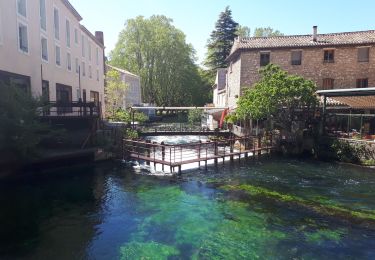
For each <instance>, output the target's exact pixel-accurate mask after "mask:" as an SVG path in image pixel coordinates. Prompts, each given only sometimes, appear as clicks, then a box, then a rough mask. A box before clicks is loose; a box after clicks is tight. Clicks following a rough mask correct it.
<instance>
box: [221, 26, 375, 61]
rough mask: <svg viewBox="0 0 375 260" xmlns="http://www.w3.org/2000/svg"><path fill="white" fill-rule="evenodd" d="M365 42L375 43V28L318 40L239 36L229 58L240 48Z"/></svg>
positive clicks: (359, 43)
mask: <svg viewBox="0 0 375 260" xmlns="http://www.w3.org/2000/svg"><path fill="white" fill-rule="evenodd" d="M365 44H375V30H370V31H358V32H343V33H328V34H318V35H317V41H313V36H312V35H311V34H309V35H290V36H274V37H250V38H243V39H238V38H237V39H236V40H235V41H234V44H233V46H232V49H231V52H230V54H229V57H228V59H229V58H230V57H231V56H232V54H234V53H235V52H237V51H238V50H256V49H275V48H302V47H330V46H342V45H365Z"/></svg>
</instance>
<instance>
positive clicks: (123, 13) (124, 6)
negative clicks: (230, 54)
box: [70, 0, 375, 64]
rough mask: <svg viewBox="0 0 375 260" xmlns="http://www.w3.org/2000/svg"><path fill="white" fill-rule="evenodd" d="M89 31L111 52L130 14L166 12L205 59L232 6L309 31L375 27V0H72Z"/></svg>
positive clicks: (241, 15)
mask: <svg viewBox="0 0 375 260" xmlns="http://www.w3.org/2000/svg"><path fill="white" fill-rule="evenodd" d="M70 2H71V3H72V5H73V6H74V7H75V8H76V9H77V11H78V12H79V13H80V14H81V16H82V17H83V21H82V24H84V25H85V26H86V27H87V28H88V29H89V30H90V31H92V32H94V31H95V30H101V31H103V32H104V37H105V45H106V47H107V49H106V53H107V54H108V53H109V51H111V50H112V49H113V48H114V46H115V44H116V42H117V38H118V34H119V32H120V31H121V30H122V29H123V28H124V22H125V21H126V20H127V19H130V18H134V17H136V16H138V15H143V16H145V17H149V16H151V15H153V14H163V15H165V16H167V17H169V18H172V19H173V21H174V23H173V24H174V25H175V26H176V27H177V28H178V29H180V30H182V31H183V32H184V33H185V34H186V39H187V42H188V43H191V44H192V45H193V46H194V48H195V50H196V52H197V57H198V60H197V63H198V64H200V63H201V62H202V61H203V59H204V56H205V53H206V43H207V39H208V38H209V36H210V33H211V31H212V30H213V29H214V26H215V22H216V20H217V19H218V16H219V13H220V12H221V11H223V10H224V9H225V7H226V6H227V5H229V6H230V8H231V10H232V17H233V19H234V20H235V21H236V22H238V23H239V24H241V25H246V26H248V27H250V28H251V30H252V32H253V30H254V28H255V27H267V26H271V27H272V28H275V29H278V30H280V31H281V32H282V33H284V34H310V33H311V31H312V26H313V25H317V26H318V32H319V33H329V32H346V31H358V30H372V29H375V1H373V0H325V1H323V0H310V1H304V0H267V1H264V0H263V1H261V0H232V1H229V0H180V1H178V0H158V1H156V0H136V1H134V0H105V1H102V0H101V1H98V0H96V1H93V0H70Z"/></svg>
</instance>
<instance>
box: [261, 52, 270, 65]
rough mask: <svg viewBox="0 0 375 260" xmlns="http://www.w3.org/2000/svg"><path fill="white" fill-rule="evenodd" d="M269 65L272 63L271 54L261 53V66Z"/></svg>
mask: <svg viewBox="0 0 375 260" xmlns="http://www.w3.org/2000/svg"><path fill="white" fill-rule="evenodd" d="M269 63H270V53H269V52H261V53H260V66H266V65H267V64H269Z"/></svg>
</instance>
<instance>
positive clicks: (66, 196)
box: [0, 158, 375, 259]
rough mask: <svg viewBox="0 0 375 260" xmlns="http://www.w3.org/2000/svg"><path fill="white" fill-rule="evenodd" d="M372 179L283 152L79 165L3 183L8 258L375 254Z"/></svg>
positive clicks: (1, 237)
mask: <svg viewBox="0 0 375 260" xmlns="http://www.w3.org/2000/svg"><path fill="white" fill-rule="evenodd" d="M374 184H375V172H374V171H373V170H366V169H363V168H357V167H351V166H347V165H338V164H330V163H321V162H315V161H300V160H286V159H277V158H273V159H271V158H265V159H262V160H261V161H252V160H251V159H249V160H247V161H246V162H244V161H242V162H240V163H239V162H235V163H233V164H229V163H228V164H225V166H222V165H219V167H218V168H215V167H210V168H209V169H208V171H204V170H199V169H196V170H190V171H187V172H184V173H183V175H182V176H181V177H161V176H149V175H148V174H147V172H141V173H136V172H135V171H134V170H133V169H132V168H131V167H129V166H126V165H124V164H121V163H106V164H100V165H96V166H87V167H71V168H66V169H62V170H59V171H53V172H48V173H43V174H40V175H38V176H36V177H33V178H28V179H25V180H24V181H21V182H17V183H1V184H0V205H1V211H0V258H1V259H2V258H5V259H258V258H259V259H291V258H295V259H375V228H374V222H375V220H374V219H372V217H374V216H375V211H374V210H375V189H374ZM331 211H332V212H333V213H334V214H331V213H332V212H331ZM374 218H375V217H374Z"/></svg>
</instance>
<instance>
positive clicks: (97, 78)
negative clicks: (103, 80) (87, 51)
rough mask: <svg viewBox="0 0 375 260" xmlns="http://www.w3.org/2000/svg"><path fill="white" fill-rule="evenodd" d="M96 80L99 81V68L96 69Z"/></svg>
mask: <svg viewBox="0 0 375 260" xmlns="http://www.w3.org/2000/svg"><path fill="white" fill-rule="evenodd" d="M96 80H97V81H99V70H96Z"/></svg>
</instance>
